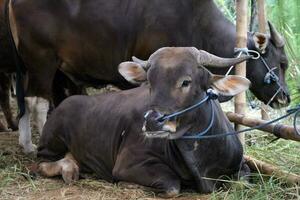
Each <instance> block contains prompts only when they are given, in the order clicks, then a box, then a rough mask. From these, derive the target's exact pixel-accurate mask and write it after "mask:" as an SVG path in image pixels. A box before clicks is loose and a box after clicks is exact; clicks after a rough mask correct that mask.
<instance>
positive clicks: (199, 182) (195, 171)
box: [175, 100, 231, 191]
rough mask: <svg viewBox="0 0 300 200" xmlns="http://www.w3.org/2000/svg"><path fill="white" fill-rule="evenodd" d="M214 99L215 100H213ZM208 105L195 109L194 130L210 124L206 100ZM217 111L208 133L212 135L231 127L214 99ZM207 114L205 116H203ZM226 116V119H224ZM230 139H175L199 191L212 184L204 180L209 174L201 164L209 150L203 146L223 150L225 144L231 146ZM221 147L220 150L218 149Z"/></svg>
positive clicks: (214, 107) (215, 110) (196, 130)
mask: <svg viewBox="0 0 300 200" xmlns="http://www.w3.org/2000/svg"><path fill="white" fill-rule="evenodd" d="M212 101H213V100H212ZM206 104H207V105H203V108H201V109H199V110H197V111H195V115H196V118H195V124H196V125H195V126H194V127H193V128H192V129H191V130H192V132H193V133H194V132H199V131H201V130H203V129H205V127H207V125H208V124H209V120H210V114H211V110H208V107H209V105H208V104H209V102H206ZM212 104H213V106H212V108H213V109H214V112H215V117H214V124H213V126H212V128H211V129H210V130H209V131H208V132H207V134H206V135H212V134H216V133H220V134H221V133H224V132H228V131H229V130H231V129H230V127H231V126H230V124H229V121H228V120H226V117H225V115H224V113H223V111H222V110H221V107H220V105H219V104H218V102H216V101H214V102H212ZM203 116H205V117H203ZM224 118H225V120H224ZM204 119H205V120H204ZM228 141H229V140H227V138H225V139H224V138H215V139H214V140H205V139H204V140H200V141H198V140H186V139H178V140H175V144H176V146H177V148H178V151H179V153H180V156H181V158H182V159H183V162H184V164H185V166H186V168H187V169H188V171H189V172H188V173H190V174H191V176H192V177H193V180H194V181H195V182H196V186H197V189H198V190H199V191H203V190H206V189H207V188H209V187H210V186H209V185H207V184H208V183H207V181H203V178H202V177H205V176H206V175H207V174H205V173H206V172H205V169H202V168H201V166H202V165H203V163H201V158H202V156H203V153H205V152H208V153H209V151H208V150H205V152H203V147H204V149H205V148H207V149H208V148H213V149H214V151H221V150H222V148H223V146H230V145H228V144H226V143H228ZM199 146H201V147H199ZM218 148H220V150H218Z"/></svg>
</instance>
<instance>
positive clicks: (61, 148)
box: [38, 47, 250, 197]
mask: <svg viewBox="0 0 300 200" xmlns="http://www.w3.org/2000/svg"><path fill="white" fill-rule="evenodd" d="M247 58H249V57H244V56H243V57H242V58H233V59H223V58H219V57H216V56H214V55H211V54H208V53H207V52H205V51H199V50H197V49H196V48H192V47H183V48H180V47H178V48H174V47H173V48H167V47H165V48H162V49H159V50H158V51H156V52H155V53H154V54H152V55H151V56H150V58H149V60H148V61H147V62H146V63H136V62H124V63H121V64H120V66H119V70H120V73H121V74H122V75H123V76H124V77H125V78H126V79H127V80H128V81H131V82H133V83H143V82H146V81H147V83H146V84H143V85H141V86H140V87H138V88H135V89H131V90H126V91H120V92H114V93H108V94H100V95H98V96H73V97H70V98H68V99H66V100H65V101H64V102H63V103H61V104H60V106H58V108H57V109H56V110H54V112H53V113H52V114H51V115H50V117H49V119H48V121H47V122H46V124H45V127H44V129H43V134H42V137H41V139H40V146H39V148H38V157H39V158H40V159H41V162H40V163H39V166H38V172H39V173H40V174H42V175H44V176H47V177H52V176H57V175H62V177H63V179H64V181H65V182H66V183H71V182H72V181H75V180H77V179H78V177H79V172H85V173H95V174H96V175H97V177H98V178H101V179H104V180H106V181H110V182H117V181H124V182H131V183H136V184H140V185H144V186H148V187H151V188H153V190H155V191H157V192H161V193H162V195H164V196H166V197H172V196H175V195H178V193H179V192H180V189H181V187H189V188H195V189H197V190H198V191H199V192H202V193H208V192H211V191H213V190H214V189H215V188H218V186H219V184H217V183H216V181H215V180H216V179H217V178H219V177H221V176H223V175H224V176H231V175H233V174H235V173H238V172H239V170H240V169H242V171H244V172H245V173H246V172H247V170H249V168H248V167H247V165H246V164H245V163H244V162H243V148H242V145H241V143H240V141H239V139H238V137H237V135H232V136H228V137H221V138H214V139H208V140H199V141H197V140H184V139H180V137H181V136H183V135H184V134H187V133H193V132H198V131H201V130H203V129H205V128H206V127H207V126H208V124H209V123H210V122H209V120H210V117H211V114H212V112H214V113H215V115H214V123H213V126H212V127H211V129H210V130H209V132H208V133H207V134H208V135H211V134H221V133H226V132H229V131H233V127H232V126H231V124H230V122H229V121H228V119H227V118H226V116H225V114H224V113H223V112H222V110H221V107H220V105H219V102H218V101H217V100H210V101H211V102H208V101H207V102H205V103H204V104H203V105H202V106H201V107H199V108H197V109H195V110H193V111H190V112H189V113H187V114H184V115H182V116H179V117H177V118H176V119H172V120H168V121H164V122H161V123H162V124H161V127H162V128H161V129H158V130H155V132H153V127H149V126H147V127H144V128H142V127H143V124H144V123H145V119H144V113H146V112H147V111H148V110H155V111H156V112H157V113H160V115H166V114H170V113H172V112H175V111H177V110H180V109H184V108H186V107H188V106H191V105H193V104H196V103H197V102H199V101H201V100H202V99H204V98H205V97H206V95H207V94H206V91H207V89H209V88H213V89H214V90H215V91H216V92H218V93H219V94H222V95H235V94H237V93H239V92H242V91H244V90H246V89H247V88H248V87H249V85H250V81H249V80H247V79H246V78H243V77H239V76H227V77H223V76H216V75H212V74H211V73H210V72H209V71H208V70H206V69H205V68H204V67H208V66H218V67H224V66H227V65H230V64H236V63H239V62H241V61H244V60H246V59H247ZM210 103H211V107H210V106H209V104H210ZM171 124H173V125H172V126H173V128H170V127H171ZM148 127H149V128H150V129H149V130H148ZM142 129H143V131H142ZM145 137H146V138H145ZM147 137H151V138H153V137H157V138H155V139H153V141H151V142H147V141H148V140H147ZM163 138H164V139H163ZM171 138H172V139H171Z"/></svg>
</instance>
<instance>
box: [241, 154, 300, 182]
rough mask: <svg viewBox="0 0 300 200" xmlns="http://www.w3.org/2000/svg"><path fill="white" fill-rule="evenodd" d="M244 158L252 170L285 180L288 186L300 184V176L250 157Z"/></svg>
mask: <svg viewBox="0 0 300 200" xmlns="http://www.w3.org/2000/svg"><path fill="white" fill-rule="evenodd" d="M244 158H245V160H246V163H247V164H248V166H249V167H250V168H251V169H252V170H255V171H258V172H259V173H262V174H266V175H269V176H275V177H277V178H280V179H283V180H284V181H285V182H286V183H288V184H292V185H293V184H300V176H299V175H297V174H293V173H289V172H285V171H282V170H281V169H279V168H278V167H276V166H274V165H271V164H268V163H265V162H263V161H260V160H257V159H255V158H252V157H250V156H244Z"/></svg>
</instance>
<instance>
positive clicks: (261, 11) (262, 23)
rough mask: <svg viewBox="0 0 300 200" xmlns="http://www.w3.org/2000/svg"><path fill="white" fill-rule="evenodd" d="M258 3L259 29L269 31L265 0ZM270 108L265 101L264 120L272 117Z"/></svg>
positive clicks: (263, 106)
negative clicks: (269, 111) (269, 113)
mask: <svg viewBox="0 0 300 200" xmlns="http://www.w3.org/2000/svg"><path fill="white" fill-rule="evenodd" d="M257 4H258V6H257V7H258V29H259V32H261V33H266V32H267V28H266V25H267V21H266V9H265V0H257ZM268 110H269V108H268V106H267V105H265V104H264V103H262V104H261V109H260V111H261V118H262V119H263V120H270V117H269V115H268V112H267V111H268Z"/></svg>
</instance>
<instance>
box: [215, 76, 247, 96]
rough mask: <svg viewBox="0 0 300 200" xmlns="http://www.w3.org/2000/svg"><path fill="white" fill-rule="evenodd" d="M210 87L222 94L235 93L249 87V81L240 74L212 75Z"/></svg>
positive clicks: (231, 94) (230, 94) (232, 94)
mask: <svg viewBox="0 0 300 200" xmlns="http://www.w3.org/2000/svg"><path fill="white" fill-rule="evenodd" d="M210 83H211V87H212V88H213V89H214V90H216V91H217V92H218V93H219V94H221V95H223V96H234V95H237V94H239V93H241V92H243V91H245V90H247V89H248V88H249V87H250V84H251V82H250V81H249V80H248V79H247V78H244V77H242V76H236V75H228V76H220V75H212V77H211V81H210Z"/></svg>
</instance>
